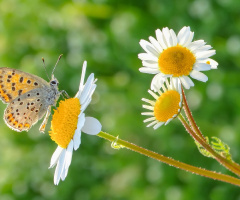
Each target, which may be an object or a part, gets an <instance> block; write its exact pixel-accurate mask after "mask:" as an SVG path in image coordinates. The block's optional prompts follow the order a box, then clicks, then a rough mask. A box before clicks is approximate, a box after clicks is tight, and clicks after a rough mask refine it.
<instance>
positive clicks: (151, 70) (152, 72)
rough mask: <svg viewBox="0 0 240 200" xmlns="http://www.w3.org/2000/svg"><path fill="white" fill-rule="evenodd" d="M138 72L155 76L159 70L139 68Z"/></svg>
mask: <svg viewBox="0 0 240 200" xmlns="http://www.w3.org/2000/svg"><path fill="white" fill-rule="evenodd" d="M139 71H140V72H142V73H147V74H157V73H159V69H151V68H148V67H141V68H139Z"/></svg>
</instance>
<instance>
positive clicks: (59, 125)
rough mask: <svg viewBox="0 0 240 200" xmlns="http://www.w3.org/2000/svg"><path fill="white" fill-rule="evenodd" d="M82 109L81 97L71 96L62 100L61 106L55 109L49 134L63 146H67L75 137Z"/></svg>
mask: <svg viewBox="0 0 240 200" xmlns="http://www.w3.org/2000/svg"><path fill="white" fill-rule="evenodd" d="M80 109H81V105H80V102H79V99H78V98H70V99H66V100H64V101H60V103H59V107H58V108H57V110H54V114H53V116H52V122H51V131H49V135H50V137H51V139H52V140H53V141H54V142H56V143H57V144H58V145H59V146H60V147H62V148H67V146H68V144H69V143H70V141H71V139H73V136H74V133H75V130H76V129H77V123H78V115H79V114H80Z"/></svg>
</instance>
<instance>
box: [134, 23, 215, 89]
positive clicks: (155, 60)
mask: <svg viewBox="0 0 240 200" xmlns="http://www.w3.org/2000/svg"><path fill="white" fill-rule="evenodd" d="M193 35H194V33H193V32H191V31H190V27H183V28H182V29H181V30H180V31H179V33H178V35H176V34H175V32H174V31H173V30H172V29H170V30H169V29H168V28H163V29H162V31H161V30H159V29H157V30H156V37H157V39H155V38H153V37H151V36H150V37H149V40H150V42H148V41H146V40H141V41H140V45H141V46H142V48H143V49H144V50H145V51H146V53H140V54H138V57H139V59H141V60H142V65H143V67H141V68H140V69H139V70H140V72H143V73H148V74H156V75H155V76H154V78H153V80H152V83H151V89H152V90H154V91H156V90H155V88H156V86H157V87H158V88H160V87H161V85H162V84H163V81H164V78H165V77H173V78H174V79H179V80H180V82H181V84H182V85H183V86H184V87H185V88H186V89H189V88H190V87H191V86H194V83H193V81H192V80H191V78H193V79H197V80H199V81H202V82H206V81H207V80H208V77H207V76H206V75H205V74H203V73H202V72H200V71H207V70H210V69H217V66H218V63H217V62H216V61H214V60H213V59H210V58H209V57H211V56H212V55H214V54H215V50H210V49H211V48H212V47H211V46H210V45H206V42H204V41H203V40H197V41H192V40H193ZM189 76H190V77H191V78H190V77H189Z"/></svg>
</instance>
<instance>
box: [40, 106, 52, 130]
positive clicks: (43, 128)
mask: <svg viewBox="0 0 240 200" xmlns="http://www.w3.org/2000/svg"><path fill="white" fill-rule="evenodd" d="M50 109H51V106H49V107H48V109H47V113H46V115H45V117H44V120H43V122H42V124H41V126H40V128H39V131H40V132H41V133H44V132H45V128H46V125H47V122H48V118H49V116H50V114H51V111H50Z"/></svg>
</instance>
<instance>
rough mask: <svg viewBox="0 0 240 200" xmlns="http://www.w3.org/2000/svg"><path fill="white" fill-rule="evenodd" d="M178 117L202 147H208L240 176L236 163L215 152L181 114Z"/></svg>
mask: <svg viewBox="0 0 240 200" xmlns="http://www.w3.org/2000/svg"><path fill="white" fill-rule="evenodd" d="M178 119H179V120H180V121H181V122H182V124H183V126H184V127H185V128H186V130H187V132H188V133H189V134H190V135H191V136H192V137H193V139H194V140H196V141H197V142H198V143H199V144H201V145H202V147H203V148H204V149H206V150H207V151H208V152H209V153H210V154H212V155H213V156H214V158H215V159H216V160H217V161H218V162H219V163H220V164H222V165H223V166H224V167H226V168H227V169H229V170H230V171H232V172H233V173H235V174H236V175H238V176H240V169H239V167H238V165H237V164H236V163H234V162H233V161H230V160H227V159H226V158H224V157H222V156H220V155H219V154H218V153H217V152H215V151H214V150H213V149H212V147H211V146H210V145H209V144H208V143H206V142H205V140H203V139H202V138H200V137H199V136H198V135H197V134H195V132H194V131H193V130H192V129H191V127H190V126H189V124H188V123H187V121H186V120H185V119H184V117H183V116H182V115H181V114H180V115H178Z"/></svg>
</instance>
